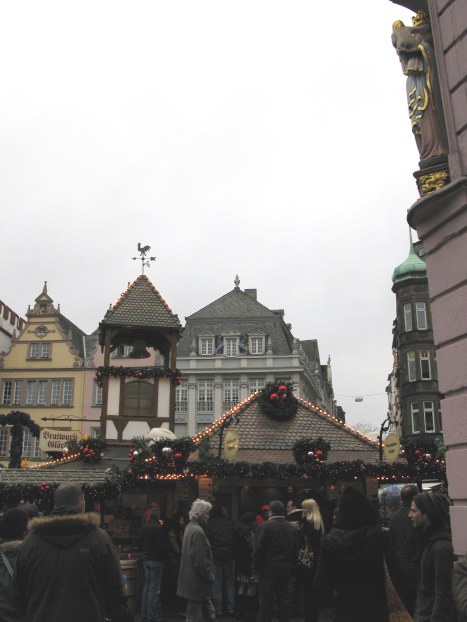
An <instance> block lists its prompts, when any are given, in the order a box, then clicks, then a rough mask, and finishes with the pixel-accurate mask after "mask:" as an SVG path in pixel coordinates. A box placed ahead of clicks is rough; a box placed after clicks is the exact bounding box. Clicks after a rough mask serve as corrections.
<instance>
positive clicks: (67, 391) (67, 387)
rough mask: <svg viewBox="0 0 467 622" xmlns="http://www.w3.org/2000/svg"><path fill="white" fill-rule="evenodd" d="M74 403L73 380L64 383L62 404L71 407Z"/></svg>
mask: <svg viewBox="0 0 467 622" xmlns="http://www.w3.org/2000/svg"><path fill="white" fill-rule="evenodd" d="M72 403H73V380H64V381H63V398H62V404H63V405H64V406H71V404H72Z"/></svg>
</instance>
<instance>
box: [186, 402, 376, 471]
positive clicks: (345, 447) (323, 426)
mask: <svg viewBox="0 0 467 622" xmlns="http://www.w3.org/2000/svg"><path fill="white" fill-rule="evenodd" d="M247 399H248V398H247ZM298 402H299V405H298V411H297V414H296V415H295V417H293V418H292V419H291V420H289V421H275V420H273V419H271V418H269V417H267V416H266V415H264V414H263V413H262V411H261V408H260V405H259V403H258V399H257V396H256V397H253V398H252V399H251V401H250V402H249V403H248V404H247V405H246V406H245V407H243V408H242V409H241V410H240V411H238V412H236V413H235V416H236V417H237V421H238V422H237V424H236V425H235V423H232V425H231V426H230V428H229V429H235V431H236V432H237V433H238V435H239V450H238V452H237V455H236V456H235V458H232V461H235V462H238V461H246V462H275V463H281V464H287V463H293V462H295V459H294V455H293V451H292V448H293V445H294V443H295V442H296V441H298V440H299V439H301V438H313V439H316V438H317V437H318V436H322V437H323V438H324V439H325V440H327V441H328V442H329V443H330V444H331V450H330V451H329V454H328V459H327V461H328V462H340V461H344V460H349V461H352V460H362V461H363V462H370V463H371V462H378V460H379V448H378V444H377V443H375V442H374V441H371V440H369V439H368V438H366V437H365V436H364V435H362V434H360V433H358V432H356V431H353V430H352V429H351V428H350V427H348V426H347V425H345V424H342V423H340V422H339V420H337V419H334V418H333V417H332V416H331V415H329V414H327V413H325V411H323V410H321V409H318V407H316V408H313V407H311V406H308V405H307V403H306V402H304V401H303V400H300V399H299V400H298ZM229 412H231V411H229ZM223 417H230V415H223ZM223 417H221V418H220V419H219V420H217V422H214V424H212V425H213V426H214V427H216V425H217V428H216V429H214V430H213V432H212V434H211V435H210V445H211V447H212V449H213V452H214V453H215V452H216V451H217V448H218V446H219V434H220V422H221V421H222V419H223ZM195 438H196V437H195ZM216 455H217V454H216ZM222 457H224V456H222Z"/></svg>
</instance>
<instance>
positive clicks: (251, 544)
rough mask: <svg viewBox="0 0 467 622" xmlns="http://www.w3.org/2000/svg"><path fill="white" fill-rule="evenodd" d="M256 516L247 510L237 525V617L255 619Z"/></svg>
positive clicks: (256, 584) (256, 583)
mask: <svg viewBox="0 0 467 622" xmlns="http://www.w3.org/2000/svg"><path fill="white" fill-rule="evenodd" d="M255 529H256V517H255V515H254V513H253V512H245V513H244V514H242V516H241V517H240V521H239V522H238V523H237V525H236V527H235V569H236V578H237V619H239V620H248V621H250V622H251V621H253V620H254V619H255V618H256V615H255V614H256V596H257V587H258V580H257V578H256V576H255V570H254V565H253V553H254V551H255Z"/></svg>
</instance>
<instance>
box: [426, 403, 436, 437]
mask: <svg viewBox="0 0 467 622" xmlns="http://www.w3.org/2000/svg"><path fill="white" fill-rule="evenodd" d="M423 416H424V418H425V432H434V431H435V412H434V408H433V402H423Z"/></svg>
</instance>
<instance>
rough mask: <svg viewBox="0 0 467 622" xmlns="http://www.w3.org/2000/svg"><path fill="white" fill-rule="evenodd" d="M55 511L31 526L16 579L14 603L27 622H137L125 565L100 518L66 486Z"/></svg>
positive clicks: (57, 493) (73, 487)
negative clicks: (127, 599) (128, 599)
mask: <svg viewBox="0 0 467 622" xmlns="http://www.w3.org/2000/svg"><path fill="white" fill-rule="evenodd" d="M54 506H55V507H54V510H53V512H52V514H51V515H50V516H48V517H46V518H35V519H33V520H32V521H31V522H30V523H29V525H28V529H29V531H30V534H29V535H28V536H27V538H26V539H25V540H24V542H23V544H22V546H21V548H20V551H19V554H18V558H17V562H16V567H15V573H14V577H13V589H14V594H15V601H16V604H17V606H18V608H19V609H20V611H21V612H22V613H23V615H24V617H25V619H26V620H27V621H28V622H44V621H47V622H63V620H68V621H69V622H82V620H86V622H102V621H103V620H104V618H105V617H110V618H112V620H113V622H117V621H119V622H120V621H123V620H125V621H127V620H130V619H132V618H131V617H130V614H129V612H128V610H127V608H126V606H125V603H124V597H123V583H122V576H121V572H120V564H119V561H118V559H117V556H116V554H115V550H114V547H113V544H112V541H111V540H110V538H109V536H108V535H107V534H106V533H105V532H104V531H103V530H102V529H100V528H99V527H98V525H99V516H98V515H97V514H83V511H84V497H83V493H82V491H81V488H80V487H79V486H78V485H77V484H73V483H70V484H61V485H60V486H59V487H58V488H57V490H56V491H55V495H54Z"/></svg>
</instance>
